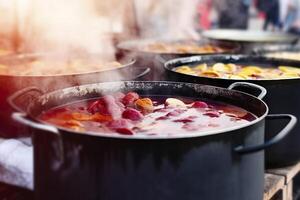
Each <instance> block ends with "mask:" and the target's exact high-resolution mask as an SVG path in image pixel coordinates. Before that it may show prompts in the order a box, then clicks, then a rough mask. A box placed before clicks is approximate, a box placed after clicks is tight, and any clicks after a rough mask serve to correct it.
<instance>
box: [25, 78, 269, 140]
mask: <svg viewBox="0 0 300 200" xmlns="http://www.w3.org/2000/svg"><path fill="white" fill-rule="evenodd" d="M124 83H125V84H126V83H130V84H138V83H145V84H147V83H148V84H167V85H175V84H184V85H196V86H205V87H208V88H217V89H219V90H224V91H226V90H228V89H226V88H221V87H215V86H209V85H201V84H193V83H183V82H170V81H118V82H106V83H96V84H88V85H82V86H76V87H69V88H65V89H63V90H56V91H53V92H50V93H47V94H44V95H42V96H40V97H39V99H43V98H45V96H49V95H50V96H51V95H55V93H58V92H60V91H64V90H72V89H75V90H76V88H78V87H92V86H94V87H95V86H97V85H99V84H100V85H105V84H107V85H108V84H109V85H113V84H117V85H118V84H124ZM77 90H79V89H77ZM229 91H231V92H233V93H239V94H240V95H244V96H248V97H247V98H253V99H255V100H257V101H259V102H260V103H262V105H263V107H264V113H263V114H262V115H261V116H256V117H257V118H256V119H255V120H253V121H250V122H247V123H245V124H241V125H237V126H232V127H229V128H224V129H220V130H210V131H203V132H201V134H199V132H195V133H191V134H184V135H180V134H179V135H174V136H159V135H156V136H144V135H133V136H132V135H121V134H118V133H116V134H107V133H99V132H93V131H85V132H80V131H78V132H77V131H74V130H71V129H67V128H64V127H60V126H56V125H53V124H50V123H47V122H45V121H42V120H40V119H37V117H36V116H35V117H34V116H32V115H31V117H32V118H34V119H35V120H36V121H38V122H40V123H42V124H46V125H50V126H54V127H56V128H57V129H58V130H59V131H64V132H68V133H70V134H80V135H83V136H84V135H86V136H96V137H104V138H115V139H130V140H160V139H184V138H195V137H204V136H210V135H217V134H222V133H226V132H230V131H235V130H238V129H242V128H246V127H249V126H252V125H254V124H256V123H259V122H260V121H262V120H264V118H265V117H266V116H267V114H268V112H269V108H268V106H267V105H266V103H265V102H264V101H263V100H261V99H258V98H257V97H255V96H253V95H250V94H248V93H244V92H240V91H236V90H229ZM248 112H249V110H248ZM29 116H30V115H29Z"/></svg>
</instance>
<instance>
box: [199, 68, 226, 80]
mask: <svg viewBox="0 0 300 200" xmlns="http://www.w3.org/2000/svg"><path fill="white" fill-rule="evenodd" d="M199 76H206V77H210V78H220V77H221V74H220V73H218V72H215V71H209V70H208V71H204V72H201V73H199Z"/></svg>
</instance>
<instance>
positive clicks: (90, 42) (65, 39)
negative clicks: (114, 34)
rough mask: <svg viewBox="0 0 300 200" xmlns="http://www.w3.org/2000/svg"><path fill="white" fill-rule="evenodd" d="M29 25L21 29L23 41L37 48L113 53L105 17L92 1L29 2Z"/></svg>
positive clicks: (42, 49) (46, 0)
mask: <svg viewBox="0 0 300 200" xmlns="http://www.w3.org/2000/svg"><path fill="white" fill-rule="evenodd" d="M32 11H33V12H32V13H31V16H30V22H29V26H31V27H30V28H29V29H27V30H24V36H25V44H26V45H27V46H29V47H30V48H31V49H34V50H35V51H37V52H45V51H46V52H47V51H61V52H68V53H71V52H76V51H85V52H86V53H91V54H95V53H97V54H98V55H103V57H104V55H105V57H106V58H107V56H110V57H111V56H112V55H113V53H114V48H113V44H112V40H111V38H108V37H103V35H105V33H107V32H110V31H111V30H110V29H111V27H110V26H109V22H108V20H105V19H104V18H101V16H99V15H98V14H97V12H96V10H95V6H94V4H93V3H92V2H91V1H85V0H64V1H59V2H58V1H53V0H42V1H34V2H33V4H32Z"/></svg>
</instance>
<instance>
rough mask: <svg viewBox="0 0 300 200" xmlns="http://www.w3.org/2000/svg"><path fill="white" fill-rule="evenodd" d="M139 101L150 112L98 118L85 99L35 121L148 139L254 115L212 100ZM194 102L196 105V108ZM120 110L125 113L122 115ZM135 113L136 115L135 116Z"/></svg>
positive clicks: (240, 121)
mask: <svg viewBox="0 0 300 200" xmlns="http://www.w3.org/2000/svg"><path fill="white" fill-rule="evenodd" d="M139 98H140V99H143V98H149V99H151V101H152V104H153V109H152V111H149V110H148V111H146V112H145V110H143V108H141V107H140V108H137V107H136V106H134V105H130V106H124V108H122V114H121V116H111V115H102V114H100V113H99V112H93V111H91V110H90V107H91V105H93V104H94V103H95V102H96V101H97V99H88V100H84V101H78V102H73V103H70V104H67V105H63V106H59V107H56V108H52V109H50V110H48V111H45V112H44V113H42V114H41V115H40V116H39V119H40V120H42V121H44V122H46V123H50V124H54V125H56V126H59V127H64V128H70V129H72V130H75V131H79V132H96V133H97V132H98V133H99V134H100V133H101V134H103V133H104V134H114V135H115V134H123V135H135V136H149V137H151V136H166V137H168V136H177V135H186V134H191V133H192V134H193V133H196V132H197V133H199V135H201V132H204V131H217V130H222V129H225V128H231V127H234V126H239V125H242V124H245V123H249V122H250V121H252V120H255V119H256V116H254V115H253V114H252V113H249V112H247V111H246V110H244V109H242V108H239V107H236V106H232V105H228V104H224V103H220V102H215V101H207V100H203V99H202V100H200V99H194V98H188V97H176V99H177V100H180V101H182V102H184V104H185V106H178V107H176V106H172V105H171V106H166V100H167V99H168V98H174V97H170V96H147V97H145V96H142V97H139ZM169 100H170V99H169ZM195 102H198V105H197V103H195ZM199 102H200V103H199ZM122 106H123V105H122ZM124 110H129V111H127V113H126V114H124V112H125V111H124ZM132 110H134V111H132ZM136 111H138V113H135V112H136ZM92 116H94V117H92Z"/></svg>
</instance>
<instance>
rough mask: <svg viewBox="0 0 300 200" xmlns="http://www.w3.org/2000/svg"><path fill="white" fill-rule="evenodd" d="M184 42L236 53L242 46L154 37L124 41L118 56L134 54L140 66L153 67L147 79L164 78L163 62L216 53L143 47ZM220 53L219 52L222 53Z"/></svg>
mask: <svg viewBox="0 0 300 200" xmlns="http://www.w3.org/2000/svg"><path fill="white" fill-rule="evenodd" d="M160 42H161V43H168V44H172V43H176V44H178V43H182V44H186V43H187V42H192V43H197V44H199V46H203V45H208V44H210V45H215V46H217V47H220V48H224V49H226V50H224V51H223V52H222V53H236V52H238V51H239V49H240V46H239V45H238V44H233V43H231V42H222V41H212V42H208V41H205V40H201V41H186V40H159V39H157V40H154V39H148V40H147V39H144V40H130V41H124V42H121V43H119V44H118V45H117V48H118V57H120V58H122V57H128V56H133V57H134V58H136V63H137V65H138V66H147V67H151V68H152V71H151V74H149V76H148V79H147V80H164V78H165V77H164V69H163V64H164V62H165V61H167V60H170V59H174V58H178V57H185V56H193V55H211V54H215V53H208V52H207V53H204V52H203V53H192V52H191V53H178V52H175V51H174V52H173V53H159V52H151V51H145V50H143V48H145V47H146V46H147V45H149V44H153V43H160ZM222 53H218V54H222Z"/></svg>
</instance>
